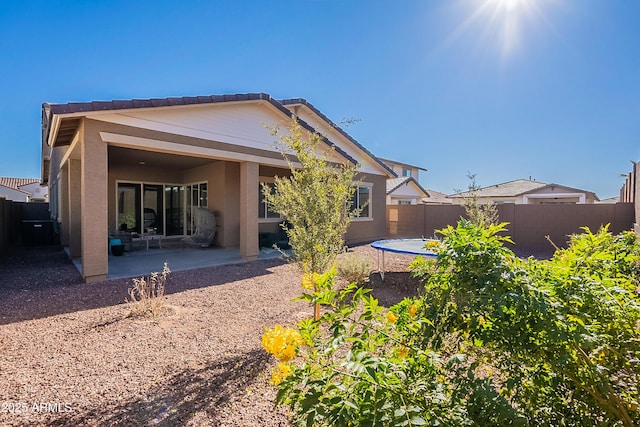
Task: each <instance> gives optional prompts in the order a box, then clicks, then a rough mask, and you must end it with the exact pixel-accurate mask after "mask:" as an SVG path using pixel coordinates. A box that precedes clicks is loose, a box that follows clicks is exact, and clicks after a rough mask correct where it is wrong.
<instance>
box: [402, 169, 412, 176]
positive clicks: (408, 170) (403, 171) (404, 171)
mask: <svg viewBox="0 0 640 427" xmlns="http://www.w3.org/2000/svg"><path fill="white" fill-rule="evenodd" d="M402 176H411V169H408V168H402Z"/></svg>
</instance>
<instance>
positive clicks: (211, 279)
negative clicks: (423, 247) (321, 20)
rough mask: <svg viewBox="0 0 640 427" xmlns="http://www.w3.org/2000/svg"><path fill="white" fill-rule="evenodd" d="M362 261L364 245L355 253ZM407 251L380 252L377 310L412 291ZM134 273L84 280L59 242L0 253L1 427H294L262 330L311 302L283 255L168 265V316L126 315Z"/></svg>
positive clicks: (297, 315)
mask: <svg viewBox="0 0 640 427" xmlns="http://www.w3.org/2000/svg"><path fill="white" fill-rule="evenodd" d="M352 250H353V251H355V252H357V253H359V254H361V255H363V256H366V257H369V258H370V259H371V260H372V265H373V267H374V269H375V268H376V266H377V263H376V254H375V251H374V250H373V249H371V248H370V247H369V246H368V245H363V246H359V247H356V248H354V249H352ZM411 259H412V258H411V257H410V256H409V257H408V256H403V255H394V254H387V256H386V269H387V274H386V276H385V282H384V285H382V284H381V283H380V276H379V275H378V274H377V273H372V275H371V282H370V287H372V288H373V289H374V295H375V296H376V297H377V298H379V300H380V302H381V304H382V305H386V306H388V305H391V304H393V303H395V302H398V301H400V300H401V299H402V298H403V297H404V296H408V295H412V294H415V293H416V291H417V283H416V282H415V281H413V280H411V279H410V278H409V277H408V273H406V266H407V265H408V263H409V262H410V261H411ZM130 286H131V281H130V280H124V279H123V280H112V281H107V282H101V283H93V284H89V285H87V284H84V283H83V282H82V279H81V277H80V275H79V274H78V272H77V271H76V269H75V268H74V266H73V265H72V264H71V263H70V261H69V260H68V259H67V258H66V255H65V254H64V252H63V251H62V249H61V248H59V247H47V248H34V249H22V250H19V251H18V252H15V253H13V254H12V255H10V256H9V257H6V258H4V259H2V260H0V295H1V297H0V349H1V350H0V376H1V378H2V381H1V382H0V405H2V406H1V407H0V425H2V426H22V425H53V426H63V425H65V426H66V425H101V426H102V425H104V426H107V425H109V426H111V425H122V426H125V425H126V426H130V425H165V426H174V425H188V426H289V425H290V424H289V422H288V418H287V411H286V408H277V407H274V403H273V402H274V398H275V389H274V387H273V386H271V385H270V384H269V383H268V379H269V377H270V373H269V370H270V369H271V368H272V367H273V366H275V361H274V359H273V358H272V357H271V356H269V355H267V354H266V353H265V352H264V351H263V350H262V349H261V347H260V337H261V335H262V332H263V330H264V327H265V326H273V325H275V324H278V323H279V324H289V325H291V324H294V323H295V322H297V321H298V320H300V319H302V318H305V317H308V316H311V315H312V309H311V307H309V306H307V305H306V304H305V303H302V302H293V301H292V299H293V298H294V297H295V296H297V295H299V293H300V290H301V289H300V275H299V272H298V270H297V267H296V266H295V265H293V264H287V263H285V262H283V261H279V260H264V261H255V262H251V263H246V264H235V265H228V266H221V267H211V268H204V269H198V270H191V271H182V272H175V273H172V274H171V275H170V276H169V280H168V284H167V296H166V302H167V303H168V304H169V306H170V309H171V310H170V314H169V315H167V316H165V317H162V318H161V319H160V320H158V321H150V320H144V319H140V318H138V319H135V318H130V317H127V315H128V313H129V311H130V309H129V307H128V306H127V304H124V301H125V298H126V297H127V296H128V294H127V289H128V288H129V287H130Z"/></svg>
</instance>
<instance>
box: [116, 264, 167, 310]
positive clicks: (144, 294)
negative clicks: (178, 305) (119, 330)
mask: <svg viewBox="0 0 640 427" xmlns="http://www.w3.org/2000/svg"><path fill="white" fill-rule="evenodd" d="M169 273H171V270H169V266H168V265H167V263H166V262H165V263H164V267H163V268H162V273H158V272H153V273H151V275H150V276H149V277H147V278H145V277H144V276H143V277H141V278H139V279H133V287H132V288H129V296H130V297H131V299H130V300H127V302H128V303H129V306H130V307H131V312H130V313H129V317H152V318H156V317H158V316H160V315H162V314H163V313H164V312H165V311H166V310H167V306H166V303H165V301H164V291H165V285H166V282H167V276H169Z"/></svg>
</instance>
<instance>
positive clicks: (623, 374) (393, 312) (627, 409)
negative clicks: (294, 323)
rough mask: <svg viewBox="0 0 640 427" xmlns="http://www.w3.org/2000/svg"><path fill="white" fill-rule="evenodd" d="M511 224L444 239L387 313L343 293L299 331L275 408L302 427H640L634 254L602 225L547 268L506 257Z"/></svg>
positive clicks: (357, 291) (629, 239)
mask: <svg viewBox="0 0 640 427" xmlns="http://www.w3.org/2000/svg"><path fill="white" fill-rule="evenodd" d="M504 230H505V224H495V225H490V226H488V227H481V226H477V225H473V224H471V223H470V222H468V221H466V220H461V221H460V222H459V223H458V225H457V227H448V228H446V229H444V230H441V231H440V233H441V234H442V236H443V239H442V240H441V241H440V242H439V243H438V245H439V247H438V248H437V254H438V258H437V261H436V263H435V265H432V264H430V263H428V262H426V261H424V260H423V259H422V258H418V259H416V261H415V262H414V264H413V269H414V271H415V273H416V274H417V275H418V276H420V277H421V278H422V280H423V281H424V283H425V290H424V294H423V295H422V296H420V297H418V298H414V299H406V300H404V301H402V302H401V303H399V304H397V305H395V306H393V307H390V308H389V309H385V308H383V307H380V306H379V305H378V302H377V300H376V299H375V298H373V297H371V296H370V294H369V293H368V291H367V290H365V289H362V288H358V287H356V286H355V285H351V286H349V287H347V288H345V289H343V290H341V291H334V290H332V289H331V288H330V287H329V288H327V289H326V290H324V291H321V292H315V293H314V294H308V295H303V297H302V298H304V299H306V300H309V301H311V302H318V303H322V304H326V306H327V308H328V309H327V310H326V312H325V313H324V314H323V316H322V317H321V319H320V320H319V321H313V320H311V319H308V320H304V321H302V322H301V323H300V324H299V325H298V329H299V333H300V336H301V338H302V340H301V342H304V343H305V344H304V345H303V346H302V347H301V348H300V352H299V353H298V359H299V362H298V363H295V364H289V365H288V368H287V371H286V372H285V373H284V374H283V375H282V376H281V378H279V380H280V382H279V390H278V395H277V403H279V404H286V405H288V406H290V408H291V409H292V411H293V414H294V420H295V422H297V423H298V424H300V425H302V424H306V425H318V426H325V425H326V426H329V425H371V426H387V425H392V426H412V425H449V426H459V425H479V426H480V425H481V426H491V425H494V426H503V425H522V426H529V425H531V426H533V425H535V426H557V425H567V426H596V425H598V426H615V425H624V426H633V425H638V424H639V423H640V405H639V402H640V394H639V391H638V384H639V383H640V295H639V292H640V289H638V279H639V277H640V275H639V267H638V266H639V260H640V245H639V244H638V242H637V240H636V236H635V235H634V234H633V233H630V232H626V233H622V234H620V235H617V236H614V235H612V234H611V233H609V231H608V229H607V228H606V227H605V228H603V229H601V230H600V231H598V232H597V233H591V231H590V230H588V229H585V230H584V233H583V234H580V235H575V236H572V238H571V241H570V246H569V248H568V249H565V250H562V251H558V252H556V254H555V255H554V257H553V258H552V259H551V260H547V261H536V260H534V259H527V260H521V259H518V258H517V257H515V256H514V254H513V253H512V252H511V251H509V250H508V249H507V248H505V247H504V246H503V243H504V242H509V241H510V239H509V238H508V237H505V236H503V235H501V234H503V232H504Z"/></svg>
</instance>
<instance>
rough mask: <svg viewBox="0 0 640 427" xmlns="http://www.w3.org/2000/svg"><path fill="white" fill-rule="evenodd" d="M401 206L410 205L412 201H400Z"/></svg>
mask: <svg viewBox="0 0 640 427" xmlns="http://www.w3.org/2000/svg"><path fill="white" fill-rule="evenodd" d="M398 204H399V205H410V204H411V200H398Z"/></svg>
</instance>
